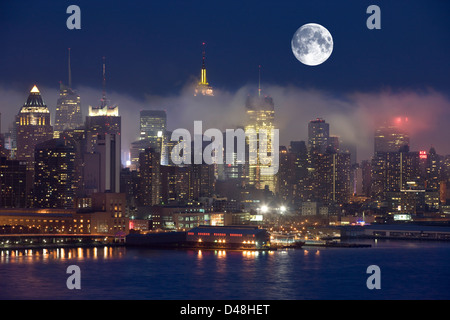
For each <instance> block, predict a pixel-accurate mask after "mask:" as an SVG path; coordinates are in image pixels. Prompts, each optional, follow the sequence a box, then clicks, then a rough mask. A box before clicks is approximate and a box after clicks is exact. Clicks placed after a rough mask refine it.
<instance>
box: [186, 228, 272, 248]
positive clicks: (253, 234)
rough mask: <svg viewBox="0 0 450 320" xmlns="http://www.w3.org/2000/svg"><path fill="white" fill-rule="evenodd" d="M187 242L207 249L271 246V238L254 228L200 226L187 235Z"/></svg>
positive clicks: (266, 233)
mask: <svg viewBox="0 0 450 320" xmlns="http://www.w3.org/2000/svg"><path fill="white" fill-rule="evenodd" d="M186 241H187V242H188V243H191V244H193V245H195V246H197V247H205V248H208V247H220V246H222V245H223V247H226V248H239V249H261V248H264V247H267V246H269V244H270V236H269V233H268V232H267V231H266V230H265V229H260V228H258V227H254V226H198V227H196V228H193V229H191V230H189V231H188V232H187V233H186Z"/></svg>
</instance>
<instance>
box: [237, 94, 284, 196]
mask: <svg viewBox="0 0 450 320" xmlns="http://www.w3.org/2000/svg"><path fill="white" fill-rule="evenodd" d="M245 107H246V113H247V125H246V126H245V132H246V133H249V132H254V133H255V134H256V135H248V138H247V145H248V152H249V154H255V155H257V159H256V161H255V163H250V162H249V164H248V173H247V174H248V177H247V181H248V185H249V186H253V187H255V188H256V189H260V190H264V189H268V190H269V191H271V192H273V193H274V192H275V191H276V190H275V189H276V179H275V174H262V170H264V169H266V170H267V169H269V168H270V165H271V164H263V161H262V159H261V158H260V152H262V153H264V154H266V153H267V155H268V156H270V155H271V153H272V152H271V151H272V145H273V141H272V138H273V136H272V132H274V117H275V110H274V103H273V99H272V98H271V97H261V90H260V89H259V92H258V96H257V97H252V96H249V97H248V98H247V101H246V104H245ZM261 131H265V132H266V133H267V135H266V146H267V149H266V150H260V149H259V146H260V144H261V140H260V137H261ZM273 151H274V152H278V150H273Z"/></svg>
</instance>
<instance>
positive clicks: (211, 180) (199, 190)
mask: <svg viewBox="0 0 450 320" xmlns="http://www.w3.org/2000/svg"><path fill="white" fill-rule="evenodd" d="M189 167H190V169H191V177H190V185H191V188H192V194H191V197H190V199H191V200H198V199H199V198H202V197H212V196H213V194H214V190H215V174H214V165H209V164H192V165H190V166H189Z"/></svg>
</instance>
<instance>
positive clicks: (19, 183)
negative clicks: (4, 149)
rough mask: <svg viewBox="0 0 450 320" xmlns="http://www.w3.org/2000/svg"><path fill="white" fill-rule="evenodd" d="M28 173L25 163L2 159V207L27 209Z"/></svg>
mask: <svg viewBox="0 0 450 320" xmlns="http://www.w3.org/2000/svg"><path fill="white" fill-rule="evenodd" d="M26 173H27V166H26V163H25V162H22V161H19V160H9V159H7V158H6V157H0V207H2V208H25V207H26V205H27V187H26Z"/></svg>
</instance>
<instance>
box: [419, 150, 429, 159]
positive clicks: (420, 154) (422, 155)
mask: <svg viewBox="0 0 450 320" xmlns="http://www.w3.org/2000/svg"><path fill="white" fill-rule="evenodd" d="M419 158H420V159H427V158H428V155H427V152H426V151H419Z"/></svg>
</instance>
